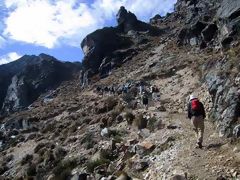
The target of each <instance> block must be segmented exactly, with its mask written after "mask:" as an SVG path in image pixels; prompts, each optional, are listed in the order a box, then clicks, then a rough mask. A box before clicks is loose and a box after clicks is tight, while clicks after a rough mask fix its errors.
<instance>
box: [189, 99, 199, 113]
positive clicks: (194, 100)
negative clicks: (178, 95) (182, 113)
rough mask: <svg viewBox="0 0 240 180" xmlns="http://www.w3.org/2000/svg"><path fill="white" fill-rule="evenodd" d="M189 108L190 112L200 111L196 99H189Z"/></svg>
mask: <svg viewBox="0 0 240 180" xmlns="http://www.w3.org/2000/svg"><path fill="white" fill-rule="evenodd" d="M191 109H192V112H200V111H201V105H200V102H199V100H198V99H193V100H192V101H191Z"/></svg>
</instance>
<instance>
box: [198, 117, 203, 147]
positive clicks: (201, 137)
mask: <svg viewBox="0 0 240 180" xmlns="http://www.w3.org/2000/svg"><path fill="white" fill-rule="evenodd" d="M198 132H199V134H198V143H201V144H202V142H203V133H204V119H203V117H202V116H200V117H199V119H198Z"/></svg>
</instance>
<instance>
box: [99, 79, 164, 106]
mask: <svg viewBox="0 0 240 180" xmlns="http://www.w3.org/2000/svg"><path fill="white" fill-rule="evenodd" d="M132 91H137V92H136V93H134V94H135V95H134V96H137V95H138V97H140V99H141V103H142V104H143V105H144V107H145V108H146V109H148V104H149V99H151V100H153V101H157V100H159V98H160V94H159V89H158V88H157V86H156V85H151V86H149V85H146V84H144V83H143V82H140V83H136V84H134V83H131V82H127V83H125V84H123V85H119V86H116V85H112V86H97V87H96V92H97V93H98V94H100V95H121V94H122V95H124V94H129V93H132Z"/></svg>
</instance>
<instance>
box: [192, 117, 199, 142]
mask: <svg viewBox="0 0 240 180" xmlns="http://www.w3.org/2000/svg"><path fill="white" fill-rule="evenodd" d="M191 122H192V125H193V130H194V131H195V135H196V138H198V123H197V117H196V116H193V117H192V119H191Z"/></svg>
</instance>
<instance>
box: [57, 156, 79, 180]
mask: <svg viewBox="0 0 240 180" xmlns="http://www.w3.org/2000/svg"><path fill="white" fill-rule="evenodd" d="M76 166H77V160H76V159H67V160H62V161H61V162H60V163H59V164H58V165H57V166H56V167H55V168H54V169H53V173H54V175H55V179H56V180H57V179H58V180H65V179H67V178H68V177H69V176H70V175H71V171H72V169H73V168H75V167H76Z"/></svg>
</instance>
